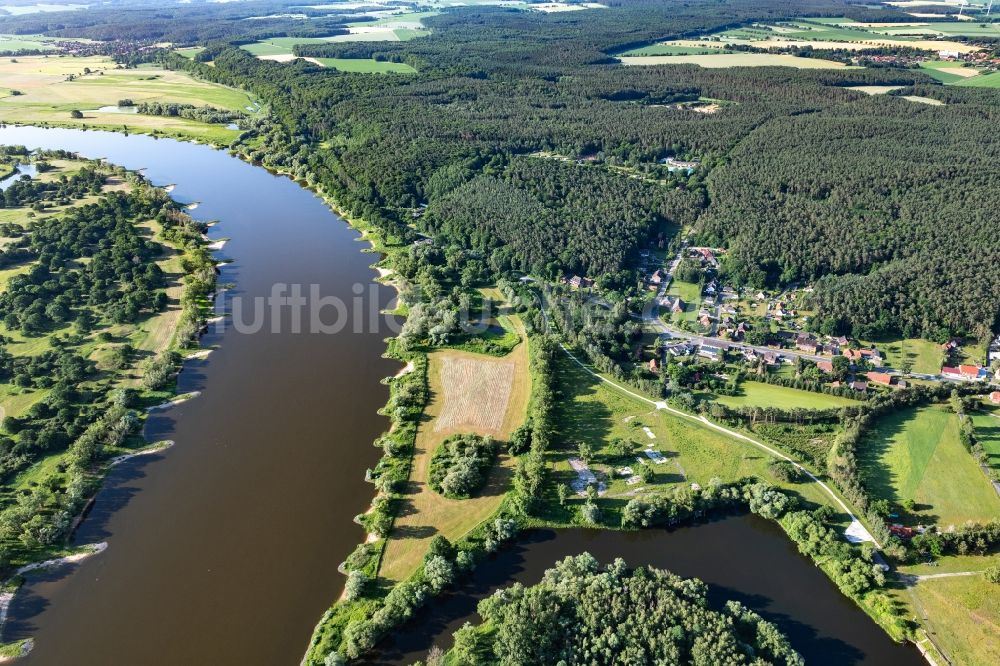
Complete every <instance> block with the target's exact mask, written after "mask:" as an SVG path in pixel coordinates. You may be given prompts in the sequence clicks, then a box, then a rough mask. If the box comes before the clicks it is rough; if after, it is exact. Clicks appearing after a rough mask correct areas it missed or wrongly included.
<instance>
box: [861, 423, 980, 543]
mask: <svg viewBox="0 0 1000 666" xmlns="http://www.w3.org/2000/svg"><path fill="white" fill-rule="evenodd" d="M860 453H861V456H860V457H861V466H862V473H863V475H864V478H865V484H866V486H867V487H868V489H869V491H870V492H871V493H872V494H873V496H875V497H882V498H885V499H888V500H889V501H890V502H893V503H896V504H899V503H901V502H903V501H905V500H913V501H914V502H915V504H916V510H915V511H914V515H915V516H916V517H917V519H918V520H920V521H921V522H924V523H934V524H936V525H937V526H939V527H940V528H942V529H947V528H948V527H949V526H956V527H958V526H960V525H962V524H963V523H965V522H966V521H969V520H972V521H976V522H988V521H989V520H991V519H994V518H996V517H997V516H998V515H1000V497H998V496H997V493H996V492H995V491H994V490H993V487H992V486H991V485H990V483H989V481H988V480H987V478H986V476H985V475H984V474H983V472H982V470H980V469H979V467H978V466H977V465H976V463H975V460H973V458H972V456H971V455H970V454H969V452H968V451H967V450H966V449H965V447H964V446H962V443H961V442H960V441H959V437H958V416H957V415H955V414H954V413H953V412H951V411H950V410H949V409H948V408H947V407H946V406H942V405H931V406H928V407H921V408H917V409H904V410H901V411H899V412H896V413H894V414H890V415H887V416H885V417H883V418H882V419H880V420H879V421H878V423H877V424H876V426H875V428H874V429H873V430H872V432H871V434H870V435H869V436H868V438H867V440H866V445H865V446H864V448H863V449H862V450H861V451H860Z"/></svg>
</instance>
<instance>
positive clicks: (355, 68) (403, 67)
mask: <svg viewBox="0 0 1000 666" xmlns="http://www.w3.org/2000/svg"><path fill="white" fill-rule="evenodd" d="M315 60H316V61H317V62H319V63H320V64H322V65H323V66H324V67H330V68H332V69H336V70H339V71H341V72H361V73H375V74H386V73H396V74H415V73H416V71H417V70H415V69H413V68H412V67H410V66H409V65H407V64H405V63H401V62H388V61H385V60H365V59H362V58H315Z"/></svg>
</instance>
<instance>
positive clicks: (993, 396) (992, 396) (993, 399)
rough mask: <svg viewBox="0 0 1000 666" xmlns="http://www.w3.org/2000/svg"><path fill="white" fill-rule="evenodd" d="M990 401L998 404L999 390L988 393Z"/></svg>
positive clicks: (999, 401) (999, 398)
mask: <svg viewBox="0 0 1000 666" xmlns="http://www.w3.org/2000/svg"><path fill="white" fill-rule="evenodd" d="M990 402H992V403H993V404H994V405H1000V391H993V393H990Z"/></svg>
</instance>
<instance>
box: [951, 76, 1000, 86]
mask: <svg viewBox="0 0 1000 666" xmlns="http://www.w3.org/2000/svg"><path fill="white" fill-rule="evenodd" d="M956 85H960V86H973V87H976V88H1000V72H993V73H992V74H982V75H980V76H975V77H972V78H968V79H964V80H962V81H959V82H958V83H957V84H956Z"/></svg>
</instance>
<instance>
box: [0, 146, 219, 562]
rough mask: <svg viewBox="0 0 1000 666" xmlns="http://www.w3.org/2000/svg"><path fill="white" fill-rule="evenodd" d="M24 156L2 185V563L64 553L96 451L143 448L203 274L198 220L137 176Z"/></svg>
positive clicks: (201, 292) (101, 456)
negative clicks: (31, 172)
mask: <svg viewBox="0 0 1000 666" xmlns="http://www.w3.org/2000/svg"><path fill="white" fill-rule="evenodd" d="M22 159H23V160H25V161H31V162H33V163H34V165H35V166H36V167H37V168H38V171H39V172H40V173H39V175H38V176H37V177H36V178H35V179H31V180H23V181H18V182H17V183H15V184H14V185H11V187H10V188H8V190H7V192H5V193H4V194H5V196H4V202H5V204H6V207H5V208H4V213H5V214H8V215H9V216H10V217H9V218H8V219H11V220H12V221H11V222H7V223H6V225H5V230H4V234H5V236H7V238H6V239H5V242H4V251H3V256H4V259H5V262H6V263H7V266H8V268H7V270H8V271H12V272H16V274H12V275H11V276H10V277H9V279H8V280H7V281H6V285H5V287H4V289H3V291H2V292H0V335H2V340H3V344H2V350H0V359H2V364H0V365H2V368H0V406H2V408H3V410H4V418H3V425H2V433H0V478H2V484H3V485H2V495H0V497H2V500H0V502H2V506H0V566H2V568H3V570H5V571H10V570H11V569H14V568H17V567H18V566H21V565H23V564H25V563H28V562H31V561H35V560H40V559H46V558H49V557H51V556H53V555H57V554H60V553H62V552H63V549H64V547H65V543H66V538H67V536H68V535H69V533H70V531H71V528H72V525H73V521H74V519H75V518H76V517H77V515H78V514H79V513H80V511H81V510H82V509H83V506H84V504H85V502H86V501H87V500H88V499H89V497H90V496H91V495H92V494H93V492H94V491H95V490H96V487H97V484H98V483H99V480H100V477H101V474H102V471H103V469H104V468H105V467H106V465H107V463H108V461H109V460H110V459H112V458H113V457H115V456H119V455H123V454H127V453H129V452H135V451H137V450H141V449H142V448H143V447H144V446H145V442H144V441H143V440H142V438H141V436H140V435H139V434H138V433H139V430H140V426H141V423H142V420H143V418H144V414H145V412H144V408H146V407H149V406H151V405H155V404H159V403H160V402H163V401H164V400H165V399H168V398H169V395H170V389H171V383H172V376H173V374H174V373H175V371H176V369H177V361H178V359H179V357H178V354H177V350H178V349H182V348H183V347H184V346H185V345H189V344H192V343H193V341H194V340H195V339H196V336H197V332H198V330H199V329H200V327H201V322H202V321H203V319H204V310H203V306H202V304H203V303H204V301H205V298H206V296H207V295H208V293H209V292H210V291H211V290H212V289H213V285H214V280H215V273H214V265H213V262H212V259H211V257H210V255H209V253H208V251H207V250H206V249H205V247H204V241H203V239H202V233H203V231H204V227H203V225H201V224H200V223H197V222H195V221H194V220H192V219H191V218H190V217H188V216H187V215H185V214H184V213H183V212H182V210H181V208H180V206H178V205H177V204H175V203H174V202H172V201H171V200H170V199H169V197H168V196H167V195H166V194H165V193H164V192H163V191H162V190H158V189H155V188H153V187H151V186H149V184H148V183H146V182H145V181H144V180H143V179H142V177H141V176H138V175H136V174H132V173H128V172H125V171H123V170H121V169H118V168H116V167H112V166H110V165H107V164H105V163H102V162H88V161H83V160H77V159H74V158H71V157H70V156H69V155H67V154H64V153H60V152H58V151H55V152H50V153H35V154H33V155H31V156H28V155H26V154H25V155H24V156H23V158H22ZM11 190H13V192H11ZM8 192H9V193H10V194H9V196H8Z"/></svg>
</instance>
